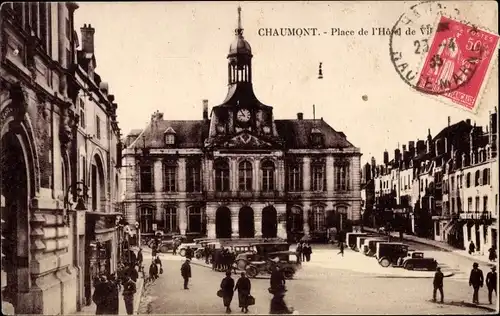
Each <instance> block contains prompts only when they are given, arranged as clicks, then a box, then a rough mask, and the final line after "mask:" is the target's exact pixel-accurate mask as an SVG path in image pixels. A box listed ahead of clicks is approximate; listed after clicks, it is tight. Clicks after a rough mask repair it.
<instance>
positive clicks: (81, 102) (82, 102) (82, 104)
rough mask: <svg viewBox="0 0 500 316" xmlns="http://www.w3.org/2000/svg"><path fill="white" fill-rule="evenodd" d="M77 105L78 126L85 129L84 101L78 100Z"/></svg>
mask: <svg viewBox="0 0 500 316" xmlns="http://www.w3.org/2000/svg"><path fill="white" fill-rule="evenodd" d="M78 104H79V105H80V126H81V127H82V128H85V101H83V98H78Z"/></svg>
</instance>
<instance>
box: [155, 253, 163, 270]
mask: <svg viewBox="0 0 500 316" xmlns="http://www.w3.org/2000/svg"><path fill="white" fill-rule="evenodd" d="M153 262H154V263H155V264H156V266H157V267H158V271H159V274H162V273H163V266H162V264H161V260H160V256H156V258H155V260H154V261H153Z"/></svg>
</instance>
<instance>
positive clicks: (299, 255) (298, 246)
mask: <svg viewBox="0 0 500 316" xmlns="http://www.w3.org/2000/svg"><path fill="white" fill-rule="evenodd" d="M295 252H296V253H297V261H298V262H300V259H301V257H302V244H301V243H300V242H299V243H297V248H295Z"/></svg>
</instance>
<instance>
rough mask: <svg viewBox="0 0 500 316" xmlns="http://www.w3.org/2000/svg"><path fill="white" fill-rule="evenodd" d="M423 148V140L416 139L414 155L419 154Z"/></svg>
mask: <svg viewBox="0 0 500 316" xmlns="http://www.w3.org/2000/svg"><path fill="white" fill-rule="evenodd" d="M424 150H425V141H423V140H417V150H416V151H415V156H417V155H418V154H420V153H421V152H423V151H424Z"/></svg>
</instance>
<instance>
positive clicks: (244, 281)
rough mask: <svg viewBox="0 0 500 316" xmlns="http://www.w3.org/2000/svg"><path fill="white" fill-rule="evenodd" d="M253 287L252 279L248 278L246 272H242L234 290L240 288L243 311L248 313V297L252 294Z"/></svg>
mask: <svg viewBox="0 0 500 316" xmlns="http://www.w3.org/2000/svg"><path fill="white" fill-rule="evenodd" d="M251 288H252V284H251V283H250V279H249V278H247V276H246V275H245V272H241V277H240V278H239V279H238V281H237V282H236V286H235V288H234V290H235V291H236V290H238V301H239V305H240V307H241V311H242V312H245V314H246V313H248V297H249V296H250V289H251Z"/></svg>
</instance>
